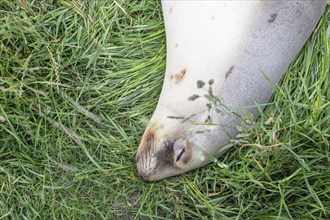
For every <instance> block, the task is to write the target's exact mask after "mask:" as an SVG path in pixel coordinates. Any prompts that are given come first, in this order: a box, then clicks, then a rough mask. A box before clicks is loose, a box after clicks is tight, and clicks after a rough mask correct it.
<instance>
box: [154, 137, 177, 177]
mask: <svg viewBox="0 0 330 220" xmlns="http://www.w3.org/2000/svg"><path fill="white" fill-rule="evenodd" d="M173 144H174V143H173V142H170V141H166V142H165V143H164V146H162V148H161V150H159V151H158V152H157V153H156V157H157V165H156V167H155V170H157V171H158V172H159V171H161V170H162V169H166V167H171V168H174V167H175V165H174V150H173Z"/></svg>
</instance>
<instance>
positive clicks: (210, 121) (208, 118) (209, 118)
mask: <svg viewBox="0 0 330 220" xmlns="http://www.w3.org/2000/svg"><path fill="white" fill-rule="evenodd" d="M205 123H212V119H211V116H209V115H208V116H207V119H206V120H205Z"/></svg>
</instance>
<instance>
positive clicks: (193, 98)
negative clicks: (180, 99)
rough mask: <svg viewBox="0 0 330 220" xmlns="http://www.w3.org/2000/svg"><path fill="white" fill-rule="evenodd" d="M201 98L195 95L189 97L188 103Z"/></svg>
mask: <svg viewBox="0 0 330 220" xmlns="http://www.w3.org/2000/svg"><path fill="white" fill-rule="evenodd" d="M199 97H200V96H199V95H196V94H194V95H192V96H189V97H188V101H195V100H196V99H198V98H199Z"/></svg>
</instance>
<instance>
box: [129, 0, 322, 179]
mask: <svg viewBox="0 0 330 220" xmlns="http://www.w3.org/2000/svg"><path fill="white" fill-rule="evenodd" d="M325 6H326V0H314V1H311V0H306V1H286V0H279V1H243V2H236V1H189V2H188V1H166V0H163V1H162V9H163V16H164V22H165V31H166V44H167V58H166V71H165V78H164V83H163V88H162V91H161V95H160V98H159V101H158V104H157V107H156V110H155V112H154V114H153V116H152V118H151V120H150V122H149V124H148V126H147V128H146V131H145V133H144V135H143V137H142V140H141V143H140V145H139V148H138V152H137V154H136V161H137V169H138V173H139V175H140V176H141V178H142V179H143V180H146V181H155V180H160V179H163V178H166V177H169V176H173V175H178V174H181V173H184V172H187V171H189V170H192V169H196V168H198V167H201V166H204V165H206V164H208V163H210V162H211V160H212V158H214V157H218V156H219V155H220V154H221V153H223V152H224V150H223V147H224V146H225V145H226V144H228V142H229V141H230V140H231V139H233V138H235V137H236V136H237V134H238V131H237V129H236V127H237V125H240V124H241V123H242V122H243V121H244V119H243V118H244V117H243V116H244V111H243V109H246V108H247V107H246V106H251V105H252V106H255V104H256V103H259V104H261V103H266V102H268V100H269V98H270V96H271V94H272V93H273V88H272V83H274V84H276V83H278V82H279V80H280V78H281V76H282V75H283V73H284V72H285V70H286V68H287V67H288V66H289V64H290V62H292V60H293V59H294V57H295V56H296V55H297V53H298V52H299V50H300V49H301V48H302V46H303V44H304V43H305V42H306V40H307V38H308V37H309V36H310V34H311V33H312V31H313V29H314V28H315V26H316V24H317V22H318V20H319V19H320V17H321V15H322V13H323V11H324V8H325ZM271 82H272V83H271ZM207 83H208V84H209V85H207ZM208 87H210V88H209V89H207V88H208ZM203 88H204V89H203ZM201 91H205V93H206V96H205V97H207V98H205V97H201V96H202V95H203V94H202V95H201ZM244 107H245V108H244ZM249 112H250V114H252V115H253V117H254V118H256V117H258V114H259V110H258V109H257V107H255V108H249Z"/></svg>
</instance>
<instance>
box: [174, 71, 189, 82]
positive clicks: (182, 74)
mask: <svg viewBox="0 0 330 220" xmlns="http://www.w3.org/2000/svg"><path fill="white" fill-rule="evenodd" d="M186 73H187V70H186V69H183V70H181V71H180V72H179V73H177V74H175V75H174V78H175V84H179V83H181V82H182V80H183V78H184V77H185V75H186ZM171 79H173V78H171Z"/></svg>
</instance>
